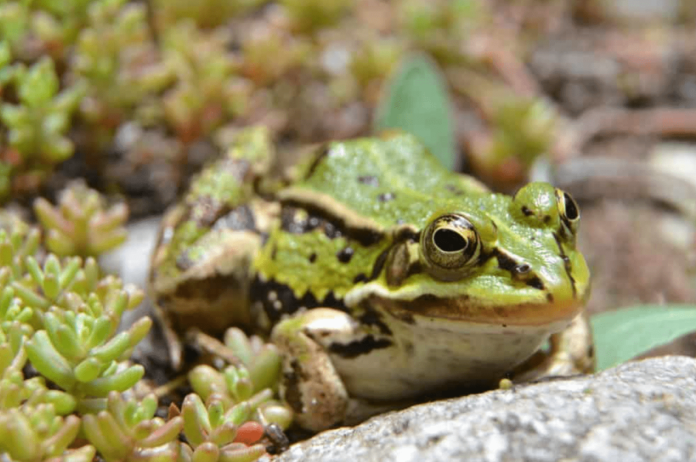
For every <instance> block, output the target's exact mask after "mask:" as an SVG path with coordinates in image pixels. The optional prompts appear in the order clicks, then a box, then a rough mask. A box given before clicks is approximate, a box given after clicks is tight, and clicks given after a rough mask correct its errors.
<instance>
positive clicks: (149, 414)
mask: <svg viewBox="0 0 696 462" xmlns="http://www.w3.org/2000/svg"><path fill="white" fill-rule="evenodd" d="M156 411H157V398H156V397H155V395H153V394H150V395H147V396H146V397H145V398H144V399H143V400H141V401H140V402H138V401H137V400H136V399H134V398H130V399H128V400H126V399H124V398H123V396H121V394H120V393H117V392H115V391H112V392H110V393H109V397H108V400H107V407H106V409H105V410H103V411H100V412H99V413H98V414H87V415H85V416H84V417H83V418H82V420H83V423H84V425H83V428H84V432H85V435H86V436H87V439H88V440H89V441H90V442H91V443H92V444H94V446H96V448H97V450H98V451H99V454H100V455H101V456H102V457H103V458H104V460H106V461H112V460H113V461H117V460H118V461H127V460H153V461H154V460H176V458H177V457H178V453H179V444H178V441H177V438H178V436H179V432H180V431H181V430H182V428H183V425H184V421H183V418H182V417H181V416H176V417H173V418H172V419H170V420H168V421H167V422H165V421H164V419H162V418H160V417H155V412H156Z"/></svg>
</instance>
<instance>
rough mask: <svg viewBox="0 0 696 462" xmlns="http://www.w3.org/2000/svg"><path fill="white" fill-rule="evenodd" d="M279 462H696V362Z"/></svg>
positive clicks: (537, 391) (377, 421)
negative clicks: (446, 461) (688, 461)
mask: <svg viewBox="0 0 696 462" xmlns="http://www.w3.org/2000/svg"><path fill="white" fill-rule="evenodd" d="M262 460H266V461H268V460H271V459H268V458H266V459H262ZM273 460H274V461H275V462H281V461H282V462H288V461H305V462H308V461H343V460H345V461H356V460H357V461H360V462H367V461H400V462H404V461H444V460H466V461H517V460H533V461H557V460H564V461H575V460H578V461H598V460H599V461H604V460H606V461H619V460H620V461H653V460H654V461H657V460H660V461H684V460H696V360H694V359H691V358H686V357H680V356H670V357H664V358H657V359H649V360H644V361H640V362H630V363H627V364H624V365H621V366H619V367H616V368H614V369H610V370H608V371H605V372H602V373H599V374H596V375H594V376H585V377H577V378H570V379H559V380H553V381H548V382H543V383H537V384H531V385H521V386H515V387H514V388H513V389H512V390H494V391H490V392H487V393H482V394H479V395H472V396H468V397H463V398H457V399H450V400H445V401H439V402H434V403H429V404H423V405H419V406H414V407H412V408H409V409H406V410H403V411H399V412H393V413H389V414H385V415H381V416H378V417H375V418H372V419H370V420H368V421H367V422H365V423H363V424H361V425H359V426H356V427H353V428H339V429H336V430H332V431H328V432H324V433H322V434H320V435H317V436H315V437H313V438H312V439H310V440H307V441H304V442H302V443H299V444H296V445H294V446H292V447H291V448H290V449H289V450H288V451H286V452H285V453H283V454H282V455H280V456H279V457H277V458H274V459H273Z"/></svg>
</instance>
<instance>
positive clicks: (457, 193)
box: [445, 184, 464, 196]
mask: <svg viewBox="0 0 696 462" xmlns="http://www.w3.org/2000/svg"><path fill="white" fill-rule="evenodd" d="M445 189H446V190H447V191H449V192H451V193H452V194H454V195H455V196H463V195H464V191H462V190H461V189H459V188H458V187H457V186H455V185H453V184H447V185H445Z"/></svg>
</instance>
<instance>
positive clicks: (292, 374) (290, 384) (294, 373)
mask: <svg viewBox="0 0 696 462" xmlns="http://www.w3.org/2000/svg"><path fill="white" fill-rule="evenodd" d="M306 380H307V376H306V374H305V372H304V371H303V370H302V368H301V367H300V362H299V361H298V360H296V359H293V360H292V361H290V371H286V372H285V373H284V374H283V383H284V385H285V392H284V393H283V399H284V400H285V402H286V403H288V405H289V406H290V407H291V408H292V409H293V410H294V411H295V412H297V413H301V412H302V411H303V410H304V409H303V408H304V406H303V404H302V392H301V391H300V385H299V384H300V383H301V382H302V381H306Z"/></svg>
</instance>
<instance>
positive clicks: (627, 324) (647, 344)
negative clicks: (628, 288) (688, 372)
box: [591, 305, 696, 370]
mask: <svg viewBox="0 0 696 462" xmlns="http://www.w3.org/2000/svg"><path fill="white" fill-rule="evenodd" d="M591 323H592V332H593V335H594V343H595V351H596V354H597V370H603V369H607V368H609V367H612V366H616V365H617V364H621V363H623V362H625V361H628V360H629V359H631V358H634V357H636V356H638V355H640V354H642V353H645V352H647V351H649V350H652V349H653V348H655V347H658V346H660V345H664V344H666V343H669V342H671V341H673V340H675V339H677V338H678V337H681V336H682V335H685V334H688V333H689V332H692V331H696V305H644V306H636V307H632V308H624V309H620V310H617V311H610V312H606V313H601V314H598V315H595V316H593V317H592V319H591Z"/></svg>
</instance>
